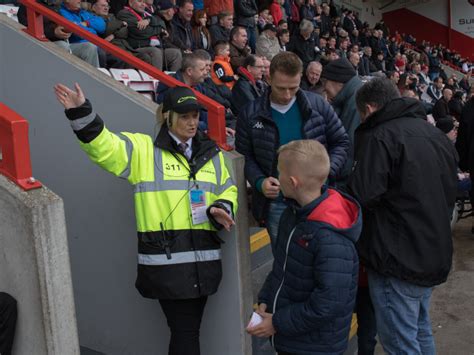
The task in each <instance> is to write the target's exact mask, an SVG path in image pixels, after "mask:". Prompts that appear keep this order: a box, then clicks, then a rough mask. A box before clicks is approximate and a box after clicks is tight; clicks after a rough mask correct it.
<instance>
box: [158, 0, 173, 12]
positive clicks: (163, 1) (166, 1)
mask: <svg viewBox="0 0 474 355" xmlns="http://www.w3.org/2000/svg"><path fill="white" fill-rule="evenodd" d="M173 7H175V6H174V4H173V3H172V2H171V1H170V0H160V2H159V3H158V10H159V11H164V10H168V9H171V8H173Z"/></svg>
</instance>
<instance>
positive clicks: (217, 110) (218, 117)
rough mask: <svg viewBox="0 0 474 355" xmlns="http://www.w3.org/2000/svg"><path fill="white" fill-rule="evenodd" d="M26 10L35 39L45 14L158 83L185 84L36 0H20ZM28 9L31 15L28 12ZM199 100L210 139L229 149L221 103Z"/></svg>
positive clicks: (208, 99)
mask: <svg viewBox="0 0 474 355" xmlns="http://www.w3.org/2000/svg"><path fill="white" fill-rule="evenodd" d="M20 1H21V3H22V4H23V5H25V6H26V8H27V10H28V29H27V31H26V32H27V33H29V34H30V35H32V36H33V37H35V38H38V39H40V40H43V38H44V34H43V20H42V16H45V17H47V18H48V19H50V20H51V21H53V22H54V23H56V24H58V25H60V26H63V27H64V28H66V29H67V30H69V31H71V32H73V33H74V34H76V35H78V36H79V37H81V38H84V39H85V40H87V41H89V42H91V43H94V44H95V45H96V46H98V47H101V48H102V49H104V50H105V51H106V52H107V53H110V54H112V55H114V56H115V57H117V58H119V59H121V60H123V61H124V62H126V63H128V64H130V65H131V66H132V67H133V68H136V69H140V70H142V71H144V72H145V73H147V74H148V75H150V76H152V77H154V78H156V79H158V80H159V81H160V82H163V83H165V84H166V85H168V86H172V87H174V86H185V85H184V84H183V83H181V82H179V81H178V80H176V79H174V78H173V77H171V76H169V75H166V74H165V73H163V72H162V71H160V70H158V69H157V68H155V67H154V66H152V65H150V64H148V63H145V62H143V61H142V60H140V59H138V58H137V57H135V56H133V55H131V54H130V53H128V52H126V51H124V50H123V49H121V48H119V47H117V46H115V45H113V44H111V43H110V42H107V41H105V40H104V39H102V38H100V37H98V36H96V35H94V34H92V33H90V32H89V31H86V30H85V29H83V28H81V27H79V26H77V25H75V24H73V23H72V22H70V21H68V20H66V19H65V18H64V17H62V16H61V15H59V14H58V13H56V12H54V11H51V10H50V9H48V8H46V7H45V6H43V5H40V4H38V3H37V2H36V1H35V0H20ZM30 12H31V15H30ZM196 97H197V99H198V101H199V102H200V103H201V104H203V105H204V106H205V107H206V108H207V110H208V113H209V115H208V123H209V125H208V126H209V128H208V135H209V137H210V138H211V139H213V140H214V141H215V142H216V143H217V144H218V145H219V146H220V147H221V148H222V149H224V150H232V147H230V146H229V145H227V139H226V133H225V109H224V107H223V106H222V105H220V104H218V103H217V102H215V101H214V100H211V99H210V98H208V97H207V96H205V95H203V94H201V93H198V92H196Z"/></svg>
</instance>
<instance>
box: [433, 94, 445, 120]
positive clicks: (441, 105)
mask: <svg viewBox="0 0 474 355" xmlns="http://www.w3.org/2000/svg"><path fill="white" fill-rule="evenodd" d="M431 114H432V115H433V118H434V119H435V120H436V121H438V120H439V119H440V118H444V117H446V116H448V115H449V114H450V113H449V105H448V102H446V100H445V99H444V98H443V97H441V99H439V100H438V101H436V103H435V105H434V106H433V111H432V112H431Z"/></svg>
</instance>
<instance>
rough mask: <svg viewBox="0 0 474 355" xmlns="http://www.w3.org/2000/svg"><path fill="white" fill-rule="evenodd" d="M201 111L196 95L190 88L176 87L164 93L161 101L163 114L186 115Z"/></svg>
mask: <svg viewBox="0 0 474 355" xmlns="http://www.w3.org/2000/svg"><path fill="white" fill-rule="evenodd" d="M200 109H201V105H199V103H198V100H197V98H196V95H195V94H194V92H193V91H192V90H191V89H190V88H186V87H183V86H176V87H174V88H171V89H169V90H168V91H167V92H166V93H165V97H164V99H163V112H168V111H170V110H171V111H174V112H177V113H186V112H190V111H198V110H200Z"/></svg>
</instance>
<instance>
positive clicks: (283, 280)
mask: <svg viewBox="0 0 474 355" xmlns="http://www.w3.org/2000/svg"><path fill="white" fill-rule="evenodd" d="M295 229H296V226H295V227H293V229H292V230H291V233H290V237H289V238H288V242H287V243H286V253H285V262H284V263H283V277H282V278H281V283H280V286H279V287H278V290H277V292H276V293H275V298H274V299H273V314H275V311H276V304H277V301H278V296H279V295H280V291H281V288H282V287H283V283H284V282H285V271H286V262H287V261H288V250H289V249H290V242H291V238H292V237H293V233H294V232H295ZM270 342H271V343H272V346H273V348H275V336H274V335H273V336H272V337H271V339H270Z"/></svg>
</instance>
